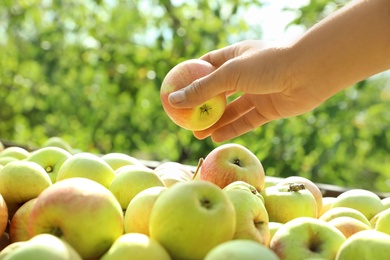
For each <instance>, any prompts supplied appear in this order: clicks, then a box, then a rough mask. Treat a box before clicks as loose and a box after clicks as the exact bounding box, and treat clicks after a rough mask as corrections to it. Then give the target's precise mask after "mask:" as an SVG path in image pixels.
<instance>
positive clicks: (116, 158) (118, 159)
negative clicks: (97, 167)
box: [101, 153, 146, 171]
mask: <svg viewBox="0 0 390 260" xmlns="http://www.w3.org/2000/svg"><path fill="white" fill-rule="evenodd" d="M101 158H102V159H103V160H104V161H105V162H106V163H108V164H109V165H110V166H111V168H112V169H113V170H114V171H116V170H117V169H118V168H120V167H122V166H125V165H138V166H145V165H144V164H143V163H142V162H141V161H140V160H138V159H137V158H134V157H132V156H130V155H127V154H124V153H108V154H104V155H103V156H102V157H101ZM145 167H146V166H145Z"/></svg>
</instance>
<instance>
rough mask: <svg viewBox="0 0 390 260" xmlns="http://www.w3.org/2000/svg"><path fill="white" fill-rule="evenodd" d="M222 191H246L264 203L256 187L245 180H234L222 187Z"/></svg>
mask: <svg viewBox="0 0 390 260" xmlns="http://www.w3.org/2000/svg"><path fill="white" fill-rule="evenodd" d="M223 190H224V191H229V190H244V191H247V192H249V193H251V194H253V195H255V196H257V197H259V199H261V201H262V202H263V203H264V198H263V196H262V195H261V194H260V192H258V191H257V189H256V188H255V187H254V186H253V185H250V184H249V183H246V182H245V181H234V182H232V183H230V184H228V185H227V186H225V187H224V188H223Z"/></svg>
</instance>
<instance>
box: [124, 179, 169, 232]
mask: <svg viewBox="0 0 390 260" xmlns="http://www.w3.org/2000/svg"><path fill="white" fill-rule="evenodd" d="M167 189H168V188H167V187H160V186H156V187H151V188H147V189H145V190H143V191H141V192H139V193H138V194H137V195H135V196H134V198H133V199H132V200H131V201H130V203H129V205H128V206H127V209H126V212H125V219H124V228H125V233H141V234H145V235H148V236H149V222H150V213H151V212H152V209H153V206H154V203H155V202H156V200H157V198H158V197H159V196H160V194H161V193H162V192H164V191H166V190H167Z"/></svg>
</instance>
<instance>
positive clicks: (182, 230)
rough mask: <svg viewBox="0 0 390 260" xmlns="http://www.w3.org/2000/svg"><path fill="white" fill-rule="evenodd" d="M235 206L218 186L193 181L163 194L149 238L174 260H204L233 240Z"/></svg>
mask: <svg viewBox="0 0 390 260" xmlns="http://www.w3.org/2000/svg"><path fill="white" fill-rule="evenodd" d="M235 225H236V214H235V210H234V206H233V204H232V202H231V201H230V200H229V198H228V197H227V195H226V194H225V193H224V192H223V191H222V190H221V189H220V188H219V187H218V186H217V185H215V184H213V183H210V182H207V181H202V180H192V181H188V182H180V183H176V184H175V185H173V186H172V187H171V188H169V189H167V190H166V191H164V192H162V193H161V194H160V196H159V197H158V198H157V200H156V202H155V203H154V206H153V209H152V212H151V215H150V229H149V231H150V237H151V238H152V239H155V240H157V241H158V242H159V243H160V244H161V245H162V246H164V247H165V248H166V249H167V250H168V252H169V254H170V255H171V257H172V258H174V259H203V258H204V257H205V255H206V254H207V252H208V251H210V250H211V249H212V248H213V247H215V246H217V245H218V244H220V243H223V242H226V241H228V240H231V239H232V238H233V235H234V232H235Z"/></svg>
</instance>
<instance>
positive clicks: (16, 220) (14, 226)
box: [9, 198, 37, 243]
mask: <svg viewBox="0 0 390 260" xmlns="http://www.w3.org/2000/svg"><path fill="white" fill-rule="evenodd" d="M36 200H37V198H33V199H31V200H29V201H27V202H25V203H24V204H23V205H22V206H20V207H19V208H18V210H17V211H16V212H15V214H14V216H13V217H12V219H11V222H10V224H9V236H10V241H11V243H15V242H22V241H27V240H29V239H30V238H31V237H30V234H29V233H28V231H27V224H28V219H29V218H30V212H31V209H32V206H33V205H34V204H35V201H36Z"/></svg>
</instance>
